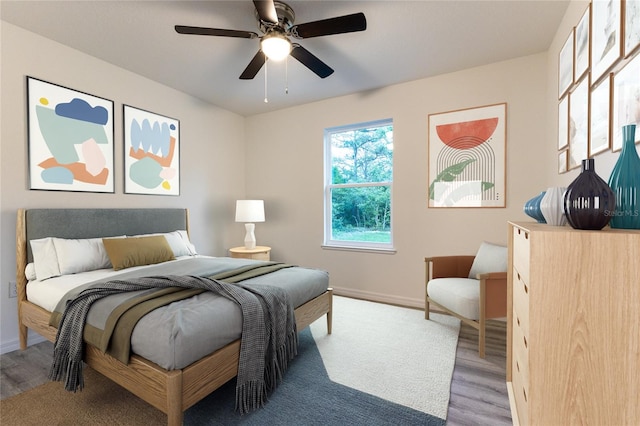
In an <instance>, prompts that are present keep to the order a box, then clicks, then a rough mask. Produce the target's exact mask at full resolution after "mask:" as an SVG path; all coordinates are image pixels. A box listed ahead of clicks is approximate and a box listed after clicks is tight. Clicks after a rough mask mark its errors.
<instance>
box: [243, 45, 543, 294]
mask: <svg viewBox="0 0 640 426" xmlns="http://www.w3.org/2000/svg"><path fill="white" fill-rule="evenodd" d="M546 93H547V55H546V54H537V55H532V56H527V57H523V58H519V59H515V60H511V61H507V62H501V63H496V64H492V65H488V66H483V67H479V68H474V69H469V70H465V71H461V72H456V73H452V74H447V75H441V76H438V77H434V78H429V79H424V80H418V81H414V82H409V83H405V84H400V85H395V86H390V87H386V88H384V89H380V90H376V91H372V92H368V93H359V94H355V95H351V96H344V97H340V98H335V99H330V100H326V101H322V102H317V103H312V104H307V105H303V106H300V107H295V108H290V109H286V110H282V111H277V112H273V113H268V114H262V115H258V116H253V117H249V118H248V119H247V128H246V140H247V166H246V167H247V172H246V173H247V174H246V178H247V194H248V196H252V197H259V198H264V200H265V210H266V216H267V217H266V222H265V223H264V224H258V225H257V226H256V235H257V238H258V243H259V244H264V245H270V246H272V247H273V251H272V255H273V257H274V258H277V259H279V260H283V261H287V262H292V263H296V264H301V265H308V266H315V267H319V268H323V269H326V270H328V271H329V272H330V275H331V284H332V286H333V287H334V288H335V289H336V290H339V292H340V293H342V294H349V295H355V296H363V297H368V298H371V299H375V300H382V301H388V302H395V303H402V304H406V305H413V306H423V303H424V257H425V256H435V255H447V254H465V253H466V254H474V253H475V251H476V250H477V248H478V246H479V245H480V243H481V242H482V241H483V240H487V241H492V242H496V243H502V244H506V241H507V236H506V231H507V221H508V220H513V219H517V220H523V219H525V218H526V216H524V214H523V213H522V206H523V204H524V202H525V201H526V200H528V199H529V198H531V197H532V196H533V195H535V194H537V193H538V192H539V190H540V188H543V187H545V186H546V184H547V183H546V182H545V180H546V174H547V173H545V169H546V168H550V167H555V163H554V164H551V165H547V164H545V161H546V159H545V158H546V155H545V154H546V150H545V145H546V144H547V143H548V141H547V139H546V138H547V128H548V127H549V126H548V124H547V123H546V117H547V114H546ZM501 102H506V103H507V207H506V208H504V209H502V208H501V209H479V208H472V209H429V208H427V198H426V194H427V186H428V185H427V117H428V115H429V114H431V113H438V112H445V111H451V110H456V109H462V108H469V107H477V106H482V105H489V104H495V103H501ZM383 118H392V119H393V124H394V186H393V200H394V211H393V214H394V216H393V226H394V240H395V247H396V249H397V253H396V254H380V253H363V252H355V251H337V250H327V249H322V248H321V244H322V242H323V212H324V210H323V131H324V129H325V128H327V127H333V126H338V125H344V124H352V123H359V122H366V121H371V120H377V119H383Z"/></svg>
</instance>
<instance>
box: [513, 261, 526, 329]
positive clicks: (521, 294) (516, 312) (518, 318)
mask: <svg viewBox="0 0 640 426" xmlns="http://www.w3.org/2000/svg"><path fill="white" fill-rule="evenodd" d="M512 285H513V321H514V326H516V325H517V326H518V327H520V328H522V330H523V332H524V335H526V336H528V335H529V285H528V284H527V283H526V282H524V281H523V280H522V274H520V273H519V272H518V270H517V269H516V268H515V267H514V268H513V284H512Z"/></svg>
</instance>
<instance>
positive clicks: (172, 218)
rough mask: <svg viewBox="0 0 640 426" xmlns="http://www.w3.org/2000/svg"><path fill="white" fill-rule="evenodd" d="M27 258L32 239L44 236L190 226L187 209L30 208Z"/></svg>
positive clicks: (27, 213)
mask: <svg viewBox="0 0 640 426" xmlns="http://www.w3.org/2000/svg"><path fill="white" fill-rule="evenodd" d="M24 224H25V228H26V229H25V230H26V249H27V261H28V262H32V261H33V255H32V254H31V245H30V244H29V241H30V240H35V239H38V238H44V237H58V238H74V239H84V238H99V237H115V236H118V235H136V234H151V233H156V232H172V231H176V230H181V229H186V230H187V231H189V212H188V210H186V209H175V208H169V209H29V210H26V211H25V223H24Z"/></svg>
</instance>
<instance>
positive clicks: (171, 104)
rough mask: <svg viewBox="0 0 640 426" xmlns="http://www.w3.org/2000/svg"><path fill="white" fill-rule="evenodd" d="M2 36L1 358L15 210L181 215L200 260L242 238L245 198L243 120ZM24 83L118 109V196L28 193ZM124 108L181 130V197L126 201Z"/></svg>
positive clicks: (9, 331) (36, 39) (8, 328)
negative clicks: (39, 82)
mask: <svg viewBox="0 0 640 426" xmlns="http://www.w3.org/2000/svg"><path fill="white" fill-rule="evenodd" d="M0 34H1V47H2V49H1V58H2V59H1V61H2V78H1V84H2V110H1V115H0V120H1V122H2V128H1V133H0V138H1V140H0V141H1V149H0V153H1V154H0V161H1V163H0V165H1V171H0V182H1V185H2V186H1V189H2V190H1V194H0V205H1V217H0V223H1V226H0V232H1V235H2V240H1V242H0V251H1V253H2V255H1V256H0V307H1V313H0V322H1V327H0V333H1V335H0V352H6V351H8V350H12V349H16V348H17V347H18V341H17V338H18V333H17V329H18V327H17V308H16V299H9V298H8V283H9V281H15V279H16V278H15V277H16V273H15V265H16V262H15V222H16V211H17V209H18V208H21V207H24V208H36V207H80V208H82V207H186V208H189V209H190V219H191V230H192V239H193V241H194V243H195V245H196V247H197V248H198V249H199V251H200V252H201V253H204V254H212V255H217V256H222V255H225V254H226V249H227V248H229V247H231V244H232V243H235V242H236V240H237V234H242V231H243V229H242V227H241V225H239V224H235V223H234V222H233V219H234V218H233V212H234V202H235V200H236V199H237V198H242V197H243V196H244V190H245V182H244V118H243V117H241V116H239V115H236V114H233V113H230V112H228V111H226V110H222V109H220V108H217V107H214V106H212V105H210V104H207V103H203V102H202V101H199V100H197V99H195V98H193V97H190V96H187V95H185V94H183V93H181V92H178V91H176V90H173V89H170V88H168V87H166V86H162V85H160V84H158V83H155V82H153V81H150V80H148V79H145V78H142V77H140V76H138V75H136V74H133V73H131V72H128V71H125V70H123V69H121V68H118V67H115V66H113V65H110V64H108V63H106V62H103V61H101V60H98V59H96V58H94V57H91V56H87V55H85V54H83V53H81V52H79V51H77V50H73V49H70V48H68V47H66V46H63V45H61V44H58V43H55V42H53V41H51V40H48V39H46V38H43V37H40V36H38V35H36V34H34V33H31V32H28V31H24V30H22V29H20V28H19V27H16V26H13V25H11V24H8V23H6V22H2V27H1V33H0ZM27 75H29V76H32V77H36V78H40V79H43V80H46V81H49V82H51V83H55V84H59V85H63V86H66V87H70V88H73V89H76V90H79V91H83V92H87V93H90V94H93V95H96V96H100V97H104V98H107V99H111V100H112V101H114V118H115V120H114V123H115V129H114V142H115V166H114V169H115V193H114V194H92V193H72V192H59V191H30V190H29V189H28V178H27V176H28V168H27V130H26V129H27V123H26V111H27V107H26V104H25V102H26V76H27ZM124 103H126V104H128V105H132V106H136V107H139V108H142V109H146V110H149V111H153V112H157V113H159V114H163V115H166V116H169V117H174V118H177V119H179V120H180V139H181V141H180V142H181V145H180V154H181V170H180V171H181V175H180V178H181V188H180V196H179V197H166V196H150V195H147V196H144V195H131V194H127V195H125V194H123V177H122V176H123V153H122V151H123V149H122V146H123V144H122V133H123V132H122V105H123V104H124Z"/></svg>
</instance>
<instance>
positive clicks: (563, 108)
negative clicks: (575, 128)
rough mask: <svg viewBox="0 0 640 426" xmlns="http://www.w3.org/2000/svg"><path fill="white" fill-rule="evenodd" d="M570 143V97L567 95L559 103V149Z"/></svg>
mask: <svg viewBox="0 0 640 426" xmlns="http://www.w3.org/2000/svg"><path fill="white" fill-rule="evenodd" d="M568 145H569V97H568V96H565V97H564V98H562V100H561V101H560V103H559V104H558V149H563V148H566V147H567V146H568Z"/></svg>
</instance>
